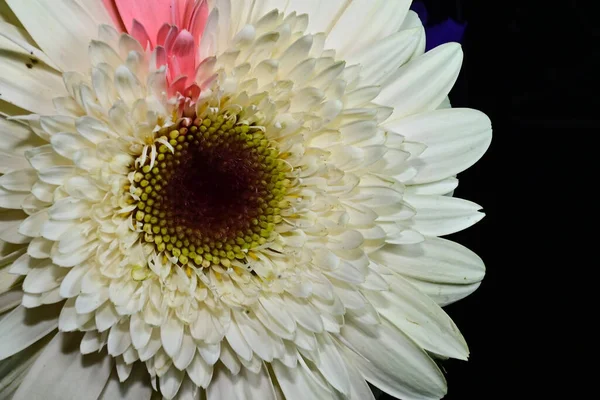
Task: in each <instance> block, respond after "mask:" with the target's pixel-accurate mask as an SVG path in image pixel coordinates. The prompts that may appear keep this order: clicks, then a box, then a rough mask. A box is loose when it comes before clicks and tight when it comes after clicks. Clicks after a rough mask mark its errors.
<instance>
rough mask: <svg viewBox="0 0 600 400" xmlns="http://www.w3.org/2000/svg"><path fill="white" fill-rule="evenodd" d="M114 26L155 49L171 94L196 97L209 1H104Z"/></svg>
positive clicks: (150, 48) (198, 92)
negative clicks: (200, 48) (165, 69)
mask: <svg viewBox="0 0 600 400" xmlns="http://www.w3.org/2000/svg"><path fill="white" fill-rule="evenodd" d="M102 1H103V3H104V5H105V7H106V8H107V10H108V12H109V13H110V15H111V17H112V18H113V21H114V22H115V26H116V27H117V28H120V29H121V30H122V31H124V32H127V33H129V34H130V35H131V36H133V37H134V38H135V39H136V40H137V41H139V42H140V43H141V44H142V46H144V47H146V48H147V49H149V50H155V51H156V64H157V67H160V66H162V65H166V66H167V82H168V84H169V94H170V95H175V94H177V93H180V94H182V95H184V96H185V97H191V98H195V97H197V96H198V95H199V94H200V88H199V87H198V85H197V84H196V82H195V77H196V68H197V67H198V65H199V64H200V62H201V61H202V60H201V59H200V55H199V53H198V51H197V50H198V47H199V44H200V39H201V38H202V33H203V32H204V27H205V26H206V21H207V19H208V5H207V3H206V0H146V1H144V2H141V1H139V0H102Z"/></svg>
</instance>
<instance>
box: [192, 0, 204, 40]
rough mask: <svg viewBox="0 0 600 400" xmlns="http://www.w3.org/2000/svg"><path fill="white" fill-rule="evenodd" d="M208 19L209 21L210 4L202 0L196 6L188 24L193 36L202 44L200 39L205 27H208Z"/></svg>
mask: <svg viewBox="0 0 600 400" xmlns="http://www.w3.org/2000/svg"><path fill="white" fill-rule="evenodd" d="M206 21H208V4H207V2H206V1H204V0H201V1H200V2H199V3H197V4H196V6H195V7H194V13H193V14H192V18H191V21H190V24H189V26H188V30H189V31H190V32H191V33H192V36H193V37H194V39H195V40H196V43H198V45H199V44H200V39H201V38H202V33H203V32H204V28H205V27H206Z"/></svg>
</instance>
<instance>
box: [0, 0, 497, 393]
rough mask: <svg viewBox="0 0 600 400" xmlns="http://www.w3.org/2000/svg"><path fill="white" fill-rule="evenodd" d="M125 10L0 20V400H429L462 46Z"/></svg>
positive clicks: (402, 18) (407, 16)
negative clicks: (386, 398) (427, 46)
mask: <svg viewBox="0 0 600 400" xmlns="http://www.w3.org/2000/svg"><path fill="white" fill-rule="evenodd" d="M140 4H141V3H140V2H137V3H136V2H135V1H126V0H115V1H113V0H104V1H100V0H5V1H4V0H2V1H0V10H1V12H2V22H0V68H1V70H2V74H1V75H2V76H1V77H0V110H1V111H2V117H1V119H0V135H1V139H2V140H1V141H0V155H1V157H0V172H1V173H3V174H4V175H2V176H1V177H0V207H1V208H0V215H1V217H0V239H1V241H0V262H1V263H0V312H2V313H4V314H2V315H0V359H1V360H3V361H1V362H0V398H3V399H5V398H11V396H12V398H14V399H35V398H44V399H97V398H102V399H120V398H123V399H124V398H136V399H138V398H139V399H149V398H150V396H151V395H152V391H153V389H154V390H160V392H161V393H162V395H163V396H164V398H166V399H173V398H175V397H177V396H179V398H182V399H183V398H185V399H188V398H198V396H206V398H207V399H208V400H217V399H236V398H237V399H283V398H285V399H353V400H364V399H369V398H373V395H372V394H371V391H370V390H369V387H368V385H367V383H366V381H368V382H370V383H372V384H373V385H375V386H377V387H379V388H381V389H382V390H384V391H386V392H388V393H390V394H391V395H393V396H396V397H400V398H402V399H437V398H440V397H442V396H443V395H444V394H445V393H446V382H445V380H444V376H443V374H442V373H441V372H440V370H439V369H438V367H437V366H436V363H435V362H434V361H433V358H434V357H435V358H438V357H441V358H447V357H452V358H458V359H466V358H467V356H468V349H467V345H466V343H465V341H464V339H463V337H462V335H461V334H460V333H459V331H458V329H457V328H456V326H455V325H454V323H453V322H452V321H451V319H450V318H449V317H448V316H447V315H446V314H445V313H444V311H443V310H442V309H441V308H440V306H443V305H446V304H449V303H451V302H454V301H457V300H459V299H461V298H463V297H465V296H467V295H468V294H470V293H471V292H473V291H474V290H475V289H476V288H477V287H478V285H479V282H480V281H481V279H482V277H483V275H484V266H483V263H482V262H481V260H480V259H479V257H477V256H476V255H475V254H473V253H472V252H470V251H469V250H467V249H466V248H464V247H462V246H460V245H458V244H455V243H453V242H450V241H448V240H445V239H440V238H438V236H443V235H447V234H450V233H453V232H457V231H459V230H462V229H465V228H467V227H469V226H470V225H472V224H474V223H476V222H477V221H479V220H480V219H481V218H482V216H483V214H481V213H480V212H478V210H479V209H480V207H479V206H478V205H476V204H473V203H471V202H468V201H465V200H461V199H457V198H453V197H451V196H447V194H449V193H451V192H452V191H453V190H454V189H455V188H456V186H457V184H458V181H457V179H456V178H455V175H456V174H457V173H459V172H461V171H463V170H465V169H466V168H468V167H469V166H471V165H472V164H473V163H475V162H476V161H477V160H478V159H479V158H480V157H481V155H482V154H483V153H484V152H485V150H486V149H487V147H488V146H489V143H490V140H491V129H490V122H489V120H488V118H487V117H486V116H485V115H483V114H482V113H480V112H478V111H474V110H469V109H451V108H449V105H448V104H447V102H446V101H445V100H446V99H447V94H448V92H449V90H450V88H451V87H452V85H453V83H454V81H455V80H456V77H457V75H458V72H459V69H460V65H461V60H462V53H461V49H460V46H459V45H457V44H447V45H443V46H440V47H437V48H436V49H434V50H432V51H430V52H428V53H425V54H423V49H424V34H423V28H422V26H421V23H420V21H419V20H418V18H417V17H416V15H415V14H414V13H413V12H410V11H408V7H409V4H410V2H409V1H407V0H396V1H388V0H381V1H373V0H354V1H351V0H350V1H348V0H327V1H324V0H306V1H300V0H287V1H286V0H254V1H243V0H215V1H208V2H205V1H203V0H202V1H200V0H197V1H193V0H172V1H171V0H152V1H150V0H149V1H147V2H146V3H144V4H143V5H140ZM13 13H14V14H13ZM15 16H16V18H17V19H18V20H17V19H15ZM123 31H126V32H129V34H127V33H122V32H123ZM115 367H116V368H115ZM114 371H116V372H114ZM111 373H112V375H111Z"/></svg>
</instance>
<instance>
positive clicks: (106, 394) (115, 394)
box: [98, 363, 152, 400]
mask: <svg viewBox="0 0 600 400" xmlns="http://www.w3.org/2000/svg"><path fill="white" fill-rule="evenodd" d="M150 396H152V386H150V381H149V379H148V372H147V371H146V368H144V366H143V365H142V364H140V363H136V364H134V366H133V371H132V372H131V376H130V377H129V378H128V379H127V380H126V381H125V382H119V378H118V376H117V374H116V371H115V372H113V373H112V375H111V377H110V379H109V380H108V383H107V384H106V386H105V387H104V390H103V391H102V394H101V395H100V397H99V398H98V399H99V400H127V399H136V400H137V399H140V400H150Z"/></svg>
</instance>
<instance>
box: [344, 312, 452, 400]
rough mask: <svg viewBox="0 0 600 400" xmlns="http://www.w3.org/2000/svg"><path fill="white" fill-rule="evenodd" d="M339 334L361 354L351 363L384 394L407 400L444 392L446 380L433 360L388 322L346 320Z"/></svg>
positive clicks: (439, 394)
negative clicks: (370, 324)
mask: <svg viewBox="0 0 600 400" xmlns="http://www.w3.org/2000/svg"><path fill="white" fill-rule="evenodd" d="M341 334H342V336H343V338H344V339H345V340H346V341H347V342H348V343H350V345H351V346H352V347H353V349H354V350H355V351H357V352H358V353H359V354H360V355H361V356H362V357H364V358H362V357H360V356H356V355H353V356H352V358H351V359H352V363H353V364H354V365H355V366H356V367H358V369H359V370H360V372H361V374H362V375H363V376H364V377H365V378H366V379H367V380H368V381H369V382H371V383H372V384H374V385H375V386H377V387H378V388H380V389H381V390H383V391H385V392H386V393H388V394H390V395H392V396H394V397H398V398H402V399H407V400H412V399H415V400H416V399H431V400H434V399H436V400H437V399H440V398H442V397H443V396H444V395H445V394H446V381H445V379H444V376H443V374H442V372H441V371H440V370H439V369H438V367H437V365H436V364H435V362H434V361H433V360H432V359H431V358H429V356H428V355H427V354H426V353H425V351H423V350H422V349H421V348H420V347H418V346H417V345H415V344H414V342H412V341H411V340H410V339H409V338H408V337H407V336H406V335H404V334H403V333H402V332H401V331H399V330H397V329H396V328H394V327H392V326H391V325H390V324H389V323H387V322H385V321H384V322H383V323H382V325H375V326H361V325H358V324H356V323H353V322H348V321H347V323H346V325H344V327H343V328H342V331H341ZM349 353H350V351H349V350H347V354H349Z"/></svg>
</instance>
